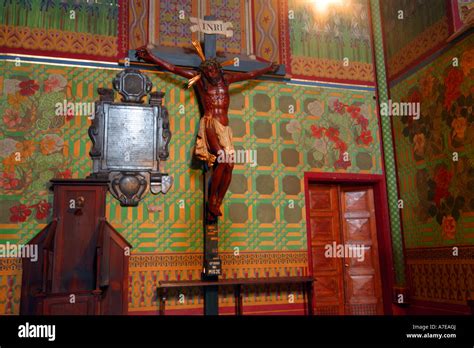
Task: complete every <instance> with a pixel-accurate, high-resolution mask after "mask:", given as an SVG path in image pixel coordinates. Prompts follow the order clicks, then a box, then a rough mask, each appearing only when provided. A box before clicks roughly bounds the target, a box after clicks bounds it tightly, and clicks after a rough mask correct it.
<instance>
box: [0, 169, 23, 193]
mask: <svg viewBox="0 0 474 348" xmlns="http://www.w3.org/2000/svg"><path fill="white" fill-rule="evenodd" d="M19 186H20V180H18V179H17V178H15V174H14V173H8V172H3V174H2V176H1V177H0V187H1V188H3V189H5V190H15V189H17V188H18V187H19Z"/></svg>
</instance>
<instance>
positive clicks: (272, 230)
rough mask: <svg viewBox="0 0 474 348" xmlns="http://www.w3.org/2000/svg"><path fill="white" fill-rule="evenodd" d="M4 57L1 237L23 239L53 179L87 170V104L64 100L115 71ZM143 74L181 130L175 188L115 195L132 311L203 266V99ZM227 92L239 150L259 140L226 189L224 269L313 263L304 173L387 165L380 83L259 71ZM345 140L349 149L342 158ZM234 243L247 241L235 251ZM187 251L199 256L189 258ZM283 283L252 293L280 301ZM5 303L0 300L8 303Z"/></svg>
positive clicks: (297, 271)
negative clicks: (305, 82)
mask: <svg viewBox="0 0 474 348" xmlns="http://www.w3.org/2000/svg"><path fill="white" fill-rule="evenodd" d="M0 69H1V73H0V117H1V122H0V144H1V146H0V149H1V152H0V157H1V158H0V178H1V180H0V197H1V200H0V242H1V243H6V242H10V243H25V242H27V241H28V240H30V239H31V238H32V237H33V236H34V235H36V234H37V233H38V232H39V231H40V229H41V228H42V227H44V226H45V224H46V223H47V221H48V219H49V218H50V216H51V210H52V209H51V203H52V195H51V193H50V192H48V187H47V183H48V181H49V180H50V179H51V178H53V177H63V178H69V177H73V178H80V177H85V176H87V175H88V174H89V173H90V170H91V161H90V159H89V155H88V152H89V150H90V146H91V145H90V141H89V139H88V136H87V132H86V130H87V128H88V126H89V123H90V120H89V119H88V116H89V115H90V113H89V110H87V109H86V110H84V109H80V110H79V109H77V110H74V111H68V112H67V113H66V115H64V116H58V115H56V110H57V108H58V104H57V103H60V104H62V105H64V102H65V101H66V102H71V103H76V102H77V103H81V105H82V103H93V102H94V100H96V99H97V98H98V96H97V94H96V89H97V88H98V87H105V86H107V85H108V83H107V82H108V81H111V80H112V78H113V77H114V76H115V75H116V73H117V71H116V70H108V69H85V68H77V67H62V66H52V65H40V64H26V63H25V64H22V66H20V67H15V66H14V63H6V62H5V63H2V66H1V67H0ZM147 74H148V75H149V76H150V77H151V79H152V82H153V85H154V86H155V87H156V88H157V89H160V90H163V91H165V92H166V95H165V103H166V106H167V108H168V110H169V113H170V115H171V124H170V127H171V131H172V133H173V141H172V142H171V144H170V160H169V161H167V162H166V164H165V170H166V171H167V172H169V173H172V174H173V176H174V180H175V184H174V186H173V188H172V190H171V191H170V192H168V194H167V195H164V196H160V197H158V198H157V197H155V196H152V195H149V196H147V197H146V198H145V200H144V201H143V204H140V206H139V207H137V208H133V209H132V208H122V207H120V205H119V204H118V202H117V201H115V200H114V199H113V198H111V197H110V195H109V197H108V199H107V216H108V220H109V221H110V223H111V224H112V225H113V226H114V227H116V228H117V230H118V231H119V232H120V233H121V234H122V235H123V236H124V237H125V238H126V239H127V240H128V241H129V242H130V243H131V244H132V245H133V247H134V249H133V254H132V255H133V257H132V261H131V265H132V266H131V274H130V276H131V284H132V288H131V293H130V303H131V308H130V310H131V311H153V310H157V304H156V299H154V295H153V293H154V290H153V284H155V283H156V281H157V280H161V279H170V280H171V279H189V278H192V279H197V278H199V272H200V267H201V261H200V259H199V253H200V252H201V250H202V219H201V215H202V179H201V171H200V169H199V166H195V164H194V163H193V161H192V157H191V155H192V147H193V144H194V138H195V135H196V131H197V129H198V122H199V113H198V107H197V105H196V100H195V98H194V96H192V93H189V91H187V90H184V89H182V85H183V83H182V82H183V81H182V80H178V79H176V78H174V77H172V76H170V75H168V74H163V73H156V72H147ZM231 96H232V97H231V106H230V112H229V116H230V125H231V127H232V129H233V133H234V142H235V146H236V150H253V151H255V156H256V157H254V159H255V162H254V164H256V165H254V164H252V162H249V163H237V164H236V166H235V169H234V176H233V179H232V183H231V186H230V190H229V193H228V195H229V196H228V198H226V200H225V205H224V209H223V212H224V218H223V219H222V221H223V223H222V224H221V226H220V231H221V238H220V241H219V242H220V244H219V249H220V251H221V252H222V254H223V255H224V256H223V257H225V258H226V261H225V263H226V265H227V266H224V274H225V277H228V278H232V277H246V276H249V277H252V276H260V277H262V276H278V275H288V276H289V275H304V274H307V253H306V223H305V216H304V204H305V203H304V185H303V174H304V172H305V171H324V172H353V173H367V174H381V173H382V169H381V158H380V135H379V130H378V122H377V118H376V115H375V101H374V99H373V92H365V91H353V90H344V89H333V88H312V87H305V86H290V85H286V84H282V83H275V82H258V81H252V82H250V83H246V84H241V85H238V86H236V87H235V88H234V89H233V90H232V92H231ZM86 105H87V104H86ZM180 105H184V107H185V113H184V114H180V112H179V110H180ZM81 113H82V114H81ZM344 152H347V153H348V155H349V156H348V158H347V161H344V158H342V160H341V153H344ZM181 200H183V201H184V204H185V209H182V208H181V207H180V206H181V204H180V202H181ZM290 200H292V201H293V202H294V205H291V206H290V205H289V203H288V202H289V201H290ZM256 202H257V203H256ZM234 247H239V248H240V252H241V259H239V260H235V259H234V256H233V250H234ZM283 251H284V252H283ZM183 255H188V256H190V257H191V255H194V256H193V257H191V258H189V259H187V260H186V261H185V263H184V264H183V262H184V261H183V260H181V258H182V257H183ZM144 256H147V257H146V258H145V257H144ZM134 257H136V259H133V258H134ZM180 260H181V261H180ZM2 262H3V261H2ZM163 262H164V263H163ZM190 263H191V264H190ZM9 265H10V266H11V264H9ZM164 265H166V266H164ZM172 265H176V267H174V266H172ZM179 265H181V266H179ZM10 266H8V267H10ZM5 267H6V266H5ZM8 267H7V269H8V272H9V273H8V274H7V270H5V272H4V273H2V270H1V268H0V277H2V274H3V275H4V276H3V278H1V279H0V281H1V282H7V283H8V284H10V285H8V286H9V289H13V290H11V291H12V295H11V296H12V297H11V298H10V300H8V301H10V302H11V301H13V305H11V303H10V302H8V303H10V305H9V306H10V307H8V308H10V309H9V310H8V311H10V310H11V311H12V312H13V313H15V312H17V310H18V307H17V306H18V304H17V303H16V304H15V302H14V300H15V299H17V298H18V296H19V293H18V292H17V290H18V289H17V287H18V285H19V283H21V278H19V274H21V271H19V270H18V269H16V270H15V272H13V271H12V269H11V267H13V266H11V267H10V268H8ZM12 272H13V273H12ZM7 283H5V284H4V285H5V286H7ZM2 284H3V283H0V286H3V285H2ZM15 284H16V285H15ZM9 291H10V290H9ZM258 291H260V290H258ZM269 291H270V290H269ZM278 291H281V289H280V290H276V289H273V290H272V291H270V292H269V293H268V295H265V296H264V295H263V293H262V295H261V296H263V298H265V299H264V300H262V298H261V297H258V299H257V298H255V300H249V301H250V302H249V303H248V304H249V305H273V304H275V303H279V302H278V301H280V302H281V301H283V300H282V297H280V296H283V295H281V294H280V295H277V292H278ZM285 291H286V290H285ZM288 291H290V290H288ZM298 291H299V290H298ZM196 296H198V295H196ZM230 296H231V295H229V299H230ZM252 296H253V295H252ZM252 296H250V298H252ZM259 296H260V295H259ZM277 299H279V300H278V301H277ZM229 301H230V300H229ZM252 301H254V302H252ZM196 306H197V307H199V306H198V304H196ZM229 306H232V304H230V303H229ZM197 307H196V308H197ZM173 308H175V307H170V309H173ZM179 308H181V307H179ZM268 310H270V309H268ZM288 310H290V309H288ZM292 310H294V309H292ZM5 311H7V309H6V307H2V303H1V301H0V313H5Z"/></svg>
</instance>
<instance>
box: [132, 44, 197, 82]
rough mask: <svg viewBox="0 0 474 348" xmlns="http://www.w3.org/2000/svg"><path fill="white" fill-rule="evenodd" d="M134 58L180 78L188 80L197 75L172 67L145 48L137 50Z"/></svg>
mask: <svg viewBox="0 0 474 348" xmlns="http://www.w3.org/2000/svg"><path fill="white" fill-rule="evenodd" d="M135 56H136V57H137V58H139V59H142V60H144V61H146V62H149V63H154V64H156V65H158V66H160V67H162V68H163V69H165V70H168V71H169V72H172V73H173V74H176V75H179V76H182V77H186V78H188V79H190V78H193V77H194V76H196V75H197V72H195V71H194V70H189V69H183V68H180V67H178V66H176V65H173V64H171V63H169V62H167V61H165V60H163V59H161V58H159V57H157V56H155V55H154V54H153V53H152V52H151V50H150V49H149V48H148V47H146V46H143V47H140V48H137V50H136V53H135Z"/></svg>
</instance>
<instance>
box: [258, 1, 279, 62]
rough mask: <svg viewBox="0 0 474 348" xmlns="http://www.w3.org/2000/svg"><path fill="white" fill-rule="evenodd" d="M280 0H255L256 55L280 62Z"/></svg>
mask: <svg viewBox="0 0 474 348" xmlns="http://www.w3.org/2000/svg"><path fill="white" fill-rule="evenodd" d="M278 13H279V9H278V0H270V1H268V0H254V2H253V24H254V33H255V42H254V47H255V55H256V56H258V57H262V58H263V59H265V60H267V61H269V62H278V63H280V62H281V60H280V37H279V33H280V31H279V28H280V26H279V15H278Z"/></svg>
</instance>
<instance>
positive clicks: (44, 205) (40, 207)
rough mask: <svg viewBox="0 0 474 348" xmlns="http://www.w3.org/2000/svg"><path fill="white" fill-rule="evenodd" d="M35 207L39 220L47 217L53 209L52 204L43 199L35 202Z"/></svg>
mask: <svg viewBox="0 0 474 348" xmlns="http://www.w3.org/2000/svg"><path fill="white" fill-rule="evenodd" d="M34 207H35V208H36V218H37V219H38V220H42V219H44V218H46V217H47V216H48V215H49V211H50V210H51V204H49V203H48V202H46V201H45V200H42V201H40V202H39V203H37V204H35V205H34ZM30 208H31V207H30Z"/></svg>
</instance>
